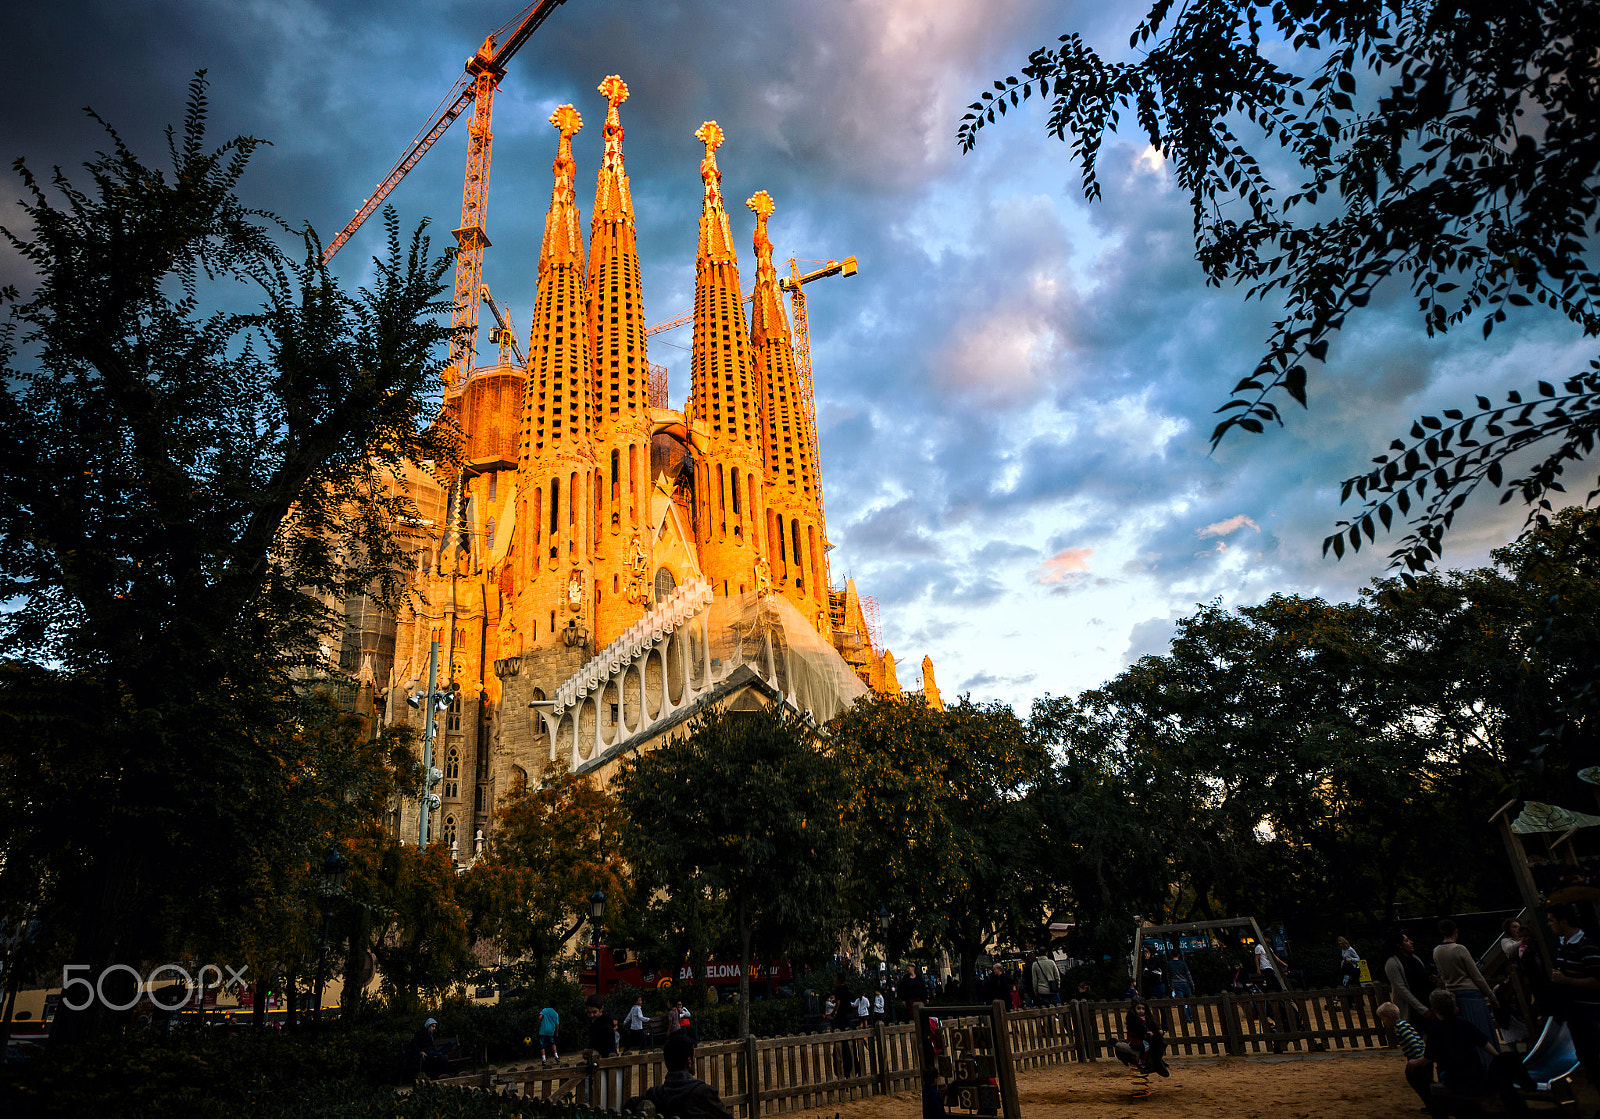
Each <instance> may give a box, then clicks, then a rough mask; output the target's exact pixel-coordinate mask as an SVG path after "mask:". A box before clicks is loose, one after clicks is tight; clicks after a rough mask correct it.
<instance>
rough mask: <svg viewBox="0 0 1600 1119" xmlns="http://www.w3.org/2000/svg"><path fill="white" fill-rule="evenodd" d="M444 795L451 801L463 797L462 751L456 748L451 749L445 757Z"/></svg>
mask: <svg viewBox="0 0 1600 1119" xmlns="http://www.w3.org/2000/svg"><path fill="white" fill-rule="evenodd" d="M444 795H445V797H446V798H447V799H450V800H454V799H455V798H456V797H458V796H460V795H461V750H460V748H459V747H456V746H452V747H450V753H449V754H447V755H445V762H444Z"/></svg>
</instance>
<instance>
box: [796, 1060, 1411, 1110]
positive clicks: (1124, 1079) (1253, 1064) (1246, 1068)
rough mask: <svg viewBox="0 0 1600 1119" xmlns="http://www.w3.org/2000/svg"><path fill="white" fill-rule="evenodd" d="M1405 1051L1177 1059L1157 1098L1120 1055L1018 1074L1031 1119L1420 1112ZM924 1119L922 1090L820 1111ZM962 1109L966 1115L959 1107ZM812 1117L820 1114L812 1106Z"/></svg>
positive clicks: (1158, 1083) (1156, 1088)
mask: <svg viewBox="0 0 1600 1119" xmlns="http://www.w3.org/2000/svg"><path fill="white" fill-rule="evenodd" d="M1402 1064H1403V1061H1402V1059H1401V1057H1400V1053H1399V1051H1398V1050H1393V1049H1389V1050H1382V1049H1380V1050H1377V1051H1375V1052H1363V1053H1351V1054H1331V1053H1330V1054H1320V1053H1319V1054H1308V1055H1304V1056H1283V1057H1228V1058H1217V1059H1210V1058H1187V1059H1186V1058H1181V1057H1180V1058H1175V1059H1174V1060H1173V1061H1172V1076H1171V1077H1169V1078H1167V1079H1165V1080H1163V1079H1162V1078H1161V1077H1159V1076H1152V1077H1151V1078H1150V1089H1151V1091H1150V1096H1149V1098H1147V1099H1142V1100H1136V1099H1132V1098H1131V1097H1130V1094H1129V1093H1130V1091H1131V1089H1132V1088H1133V1080H1132V1077H1131V1075H1130V1074H1129V1072H1128V1070H1126V1069H1125V1068H1123V1067H1122V1066H1121V1065H1120V1064H1118V1063H1117V1062H1116V1061H1111V1060H1103V1061H1096V1062H1094V1063H1093V1064H1087V1065H1082V1064H1065V1065H1052V1066H1047V1067H1045V1068H1040V1069H1030V1070H1028V1071H1026V1072H1024V1073H1022V1074H1021V1075H1020V1076H1019V1077H1018V1078H1017V1095H1018V1097H1019V1099H1020V1102H1021V1104H1022V1115H1023V1119H1044V1117H1046V1116H1055V1115H1061V1116H1073V1117H1077V1116H1082V1117H1084V1119H1091V1117H1092V1119H1101V1117H1104V1119H1155V1117H1157V1116H1159V1117H1161V1119H1255V1117H1257V1116H1260V1117H1261V1119H1269V1117H1270V1119H1380V1117H1381V1119H1396V1117H1402V1116H1403V1117H1405V1119H1415V1117H1416V1116H1417V1115H1418V1111H1419V1108H1420V1104H1419V1103H1418V1101H1417V1097H1416V1095H1415V1093H1413V1092H1412V1091H1411V1089H1409V1088H1408V1087H1406V1083H1405V1080H1404V1079H1403V1075H1402V1071H1401V1066H1402ZM835 1112H837V1113H838V1114H839V1116H840V1119H921V1117H922V1102H921V1099H920V1097H918V1096H915V1095H910V1094H907V1095H901V1096H875V1097H870V1098H868V1099H864V1100H857V1101H855V1102H853V1103H846V1104H838V1105H835V1106H830V1107H825V1108H817V1109H815V1113H816V1116H818V1117H822V1116H825V1117H826V1119H832V1116H833V1115H834V1113H835ZM953 1114H959V1113H953ZM807 1119H811V1113H810V1112H808V1113H807Z"/></svg>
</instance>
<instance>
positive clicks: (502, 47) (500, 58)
mask: <svg viewBox="0 0 1600 1119" xmlns="http://www.w3.org/2000/svg"><path fill="white" fill-rule="evenodd" d="M564 3H566V0H536V2H535V3H533V4H530V5H528V7H527V8H525V9H523V12H522V14H521V15H520V16H518V17H517V18H516V19H514V20H512V21H511V23H508V24H506V26H505V27H502V28H501V29H500V31H499V32H496V33H495V35H494V36H492V37H491V38H492V39H500V43H499V46H498V47H497V48H496V49H495V51H494V53H493V54H492V55H491V56H489V57H488V58H484V57H483V55H482V53H481V52H480V53H478V54H475V55H473V56H472V57H471V58H469V59H468V60H467V65H466V71H467V72H466V73H465V74H463V75H462V76H461V77H460V78H457V79H456V84H455V88H454V89H452V90H451V94H452V95H453V96H447V97H446V98H445V100H446V102H447V103H448V104H447V107H446V108H445V110H444V111H443V112H442V113H440V114H439V115H438V116H437V117H436V118H434V121H433V123H432V125H430V126H429V127H428V128H427V129H426V130H425V131H424V132H423V133H422V134H421V135H419V136H418V137H417V139H416V141H415V142H414V143H413V144H412V145H411V147H410V148H409V149H408V150H407V151H406V153H405V154H404V155H402V156H401V157H400V161H399V162H398V163H396V164H395V165H394V168H393V169H392V170H391V171H390V172H389V174H388V175H387V176H385V178H384V180H383V181H382V182H381V183H379V184H378V186H377V188H376V189H375V190H373V192H372V196H371V197H370V198H368V199H367V200H366V201H365V202H363V203H362V204H361V209H359V210H357V211H356V216H355V217H353V218H351V219H350V224H348V225H346V226H345V227H344V228H343V229H342V230H340V231H339V236H337V237H335V238H334V239H333V240H332V241H330V242H329V243H328V247H327V248H326V249H324V250H323V251H322V260H323V263H324V264H326V263H327V262H328V261H330V260H332V259H333V254H334V253H336V252H338V251H339V250H340V249H342V248H344V244H345V242H346V241H348V240H350V238H351V237H352V236H354V235H355V232H356V230H358V229H360V228H361V225H362V223H363V222H365V221H366V220H367V219H368V218H370V217H371V216H372V215H373V214H374V213H376V212H377V209H378V207H379V206H381V205H383V200H384V199H385V198H387V197H388V196H389V192H390V191H392V190H394V188H395V187H397V186H399V185H400V180H401V179H403V178H405V177H406V172H408V171H410V170H411V169H412V168H413V167H415V166H416V165H417V161H418V160H419V159H421V158H422V157H423V156H424V155H425V154H426V153H427V151H428V149H429V148H431V147H433V144H434V141H436V140H438V139H439V137H441V136H443V135H444V134H445V132H446V131H448V130H449V128H450V126H451V125H452V124H454V123H455V122H456V118H457V117H459V116H460V115H461V114H462V113H463V112H464V111H465V110H466V107H467V106H468V105H470V104H472V100H473V97H474V96H475V94H474V91H473V85H474V78H475V77H476V76H477V75H478V74H481V73H484V72H488V73H491V74H493V75H494V76H495V78H496V79H497V80H498V79H499V78H500V77H501V76H502V75H503V74H504V73H505V68H506V64H507V63H508V62H510V61H511V56H512V55H514V54H516V53H517V51H518V50H520V49H521V47H522V44H523V43H526V42H527V41H528V37H529V36H530V35H532V34H533V33H534V32H535V31H537V30H538V29H539V25H540V24H542V23H543V22H544V21H545V19H546V18H547V17H548V16H549V15H550V13H551V12H552V11H554V10H555V9H556V8H559V7H560V6H561V5H562V4H564ZM508 27H509V28H511V29H512V30H511V31H510V33H509V34H506V35H504V37H503V38H502V37H501V33H502V32H505V31H506V28H508Z"/></svg>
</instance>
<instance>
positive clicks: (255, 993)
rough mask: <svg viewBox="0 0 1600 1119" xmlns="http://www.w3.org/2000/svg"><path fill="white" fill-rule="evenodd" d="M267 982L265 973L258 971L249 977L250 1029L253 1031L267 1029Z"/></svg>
mask: <svg viewBox="0 0 1600 1119" xmlns="http://www.w3.org/2000/svg"><path fill="white" fill-rule="evenodd" d="M268 986H270V984H269V983H268V982H267V976H266V973H265V972H262V971H258V972H256V974H255V975H253V976H251V977H250V1027H251V1028H252V1029H255V1030H264V1029H266V1028H267V988H268Z"/></svg>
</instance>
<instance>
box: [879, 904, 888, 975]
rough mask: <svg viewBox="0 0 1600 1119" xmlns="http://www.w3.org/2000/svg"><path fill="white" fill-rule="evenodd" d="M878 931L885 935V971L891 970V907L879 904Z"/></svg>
mask: <svg viewBox="0 0 1600 1119" xmlns="http://www.w3.org/2000/svg"><path fill="white" fill-rule="evenodd" d="M878 930H879V931H880V932H882V933H883V970H884V972H885V974H887V973H888V969H889V907H888V906H887V905H885V904H883V902H881V901H880V902H878Z"/></svg>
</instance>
